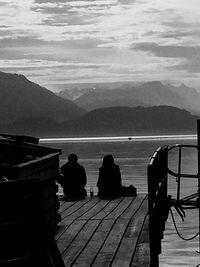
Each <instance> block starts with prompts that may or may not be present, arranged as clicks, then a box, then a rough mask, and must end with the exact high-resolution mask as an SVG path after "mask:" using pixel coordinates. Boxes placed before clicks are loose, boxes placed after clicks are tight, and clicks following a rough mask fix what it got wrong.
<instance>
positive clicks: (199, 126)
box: [197, 120, 200, 253]
mask: <svg viewBox="0 0 200 267" xmlns="http://www.w3.org/2000/svg"><path fill="white" fill-rule="evenodd" d="M197 146H198V150H197V151H198V193H199V195H198V204H199V201H200V120H197ZM199 232H200V205H199ZM199 253H200V235H199Z"/></svg>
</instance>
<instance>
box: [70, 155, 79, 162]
mask: <svg viewBox="0 0 200 267" xmlns="http://www.w3.org/2000/svg"><path fill="white" fill-rule="evenodd" d="M68 160H69V162H73V163H76V162H77V161H78V157H77V155H76V154H70V155H69V156H68Z"/></svg>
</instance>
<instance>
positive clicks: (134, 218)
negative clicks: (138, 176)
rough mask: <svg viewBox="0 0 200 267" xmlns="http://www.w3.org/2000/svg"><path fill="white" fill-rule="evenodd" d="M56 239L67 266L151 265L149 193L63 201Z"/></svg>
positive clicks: (122, 266)
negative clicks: (135, 195)
mask: <svg viewBox="0 0 200 267" xmlns="http://www.w3.org/2000/svg"><path fill="white" fill-rule="evenodd" d="M60 214H61V217H62V221H61V222H60V224H59V225H58V227H57V230H56V234H55V239H56V242H57V245H58V248H59V250H60V253H61V255H62V258H63V260H64V264H65V266H77V267H79V266H84V267H89V266H103V267H106V266H116V267H117V266H119V267H124V266H143V267H145V266H150V247H149V218H148V197H147V195H138V196H137V197H136V198H134V197H119V198H115V199H100V198H98V197H96V196H95V197H88V198H85V199H83V200H77V201H67V200H61V201H60Z"/></svg>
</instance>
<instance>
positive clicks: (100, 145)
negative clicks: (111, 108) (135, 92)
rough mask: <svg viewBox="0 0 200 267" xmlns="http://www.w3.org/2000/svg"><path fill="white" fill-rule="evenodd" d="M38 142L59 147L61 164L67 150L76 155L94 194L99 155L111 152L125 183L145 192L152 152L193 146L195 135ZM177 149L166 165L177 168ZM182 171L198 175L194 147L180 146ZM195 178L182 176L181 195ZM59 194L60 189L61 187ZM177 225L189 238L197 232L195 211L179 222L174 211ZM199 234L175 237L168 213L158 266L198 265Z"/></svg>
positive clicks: (171, 184) (194, 186) (171, 185)
mask: <svg viewBox="0 0 200 267" xmlns="http://www.w3.org/2000/svg"><path fill="white" fill-rule="evenodd" d="M40 143H41V145H47V146H51V147H55V148H60V149H62V155H61V156H60V165H62V164H64V163H65V162H66V160H67V157H68V155H69V154H70V153H75V154H77V155H78V158H79V162H80V164H82V165H83V166H84V167H85V169H86V173H87V181H88V182H87V191H88V193H89V190H90V187H91V186H92V187H93V189H94V192H95V193H97V188H96V182H97V178H98V169H99V167H100V166H101V164H102V158H103V157H104V156H105V155H107V154H112V155H113V156H114V158H115V162H116V164H118V165H119V167H120V170H121V175H122V182H123V184H124V185H129V184H133V185H134V186H136V188H137V191H138V193H147V164H148V163H149V160H150V157H151V156H152V154H153V152H154V151H155V150H156V149H157V148H158V147H159V146H164V145H168V146H173V145H175V144H177V143H178V144H189V145H196V143H197V141H196V136H195V135H188V136H183V135H179V136H153V137H152V136H151V137H150V136H143V137H141V136H140V137H131V138H130V137H126V136H122V137H113V138H111V137H104V138H95V137H94V138H59V139H43V140H41V141H40ZM177 159H178V151H177V149H175V150H173V151H171V152H170V153H169V167H170V169H172V170H173V171H176V170H177ZM182 172H184V173H191V174H197V172H198V171H197V150H196V149H195V148H185V149H183V166H182ZM168 188H169V194H170V195H172V196H173V197H175V196H176V181H175V178H174V177H171V176H169V187H168ZM197 188H198V187H197V179H183V182H182V183H181V195H182V196H186V195H189V194H191V193H196V192H197ZM60 193H62V192H61V189H60ZM173 213H174V215H175V220H176V222H177V227H178V229H179V231H180V233H181V234H182V235H183V236H184V237H186V238H189V237H191V236H193V235H195V234H196V233H197V232H199V220H198V216H199V215H198V210H197V209H195V210H187V211H186V218H185V221H184V222H182V220H181V219H180V217H179V216H177V213H176V212H175V211H174V210H173ZM196 251H199V237H196V238H195V239H193V240H191V241H183V240H182V239H180V238H179V237H178V235H177V234H176V231H175V229H174V226H173V223H172V219H171V215H169V218H168V221H167V224H166V230H165V236H164V239H163V241H162V254H161V256H160V266H161V267H169V266H187V267H188V266H197V265H198V264H199V263H200V255H199V254H198V253H197V252H196Z"/></svg>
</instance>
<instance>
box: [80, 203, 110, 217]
mask: <svg viewBox="0 0 200 267" xmlns="http://www.w3.org/2000/svg"><path fill="white" fill-rule="evenodd" d="M109 202H110V200H109V199H101V200H100V201H99V202H97V203H98V205H94V206H93V207H92V208H91V209H89V210H88V211H87V212H86V213H84V214H83V215H82V216H81V217H79V219H80V220H82V219H87V220H89V219H91V218H93V217H94V216H95V215H96V214H98V213H99V212H101V211H102V210H104V208H105V207H106V206H107V205H108V203H109Z"/></svg>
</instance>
